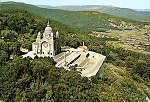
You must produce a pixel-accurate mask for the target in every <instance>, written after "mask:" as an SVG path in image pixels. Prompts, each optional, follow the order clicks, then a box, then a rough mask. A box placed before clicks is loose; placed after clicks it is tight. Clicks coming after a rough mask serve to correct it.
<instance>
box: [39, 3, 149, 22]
mask: <svg viewBox="0 0 150 102" xmlns="http://www.w3.org/2000/svg"><path fill="white" fill-rule="evenodd" d="M39 7H44V8H48V9H54V8H55V9H61V10H70V11H97V12H100V13H106V14H110V15H114V16H118V17H123V18H128V19H133V20H137V21H144V22H150V11H149V10H132V9H128V8H119V7H113V6H104V5H86V6H56V7H49V6H44V5H39ZM143 11H144V12H143Z"/></svg>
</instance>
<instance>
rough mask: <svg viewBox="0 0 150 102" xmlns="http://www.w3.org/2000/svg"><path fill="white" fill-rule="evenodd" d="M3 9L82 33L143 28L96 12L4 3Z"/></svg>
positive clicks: (135, 23)
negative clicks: (14, 10)
mask: <svg viewBox="0 0 150 102" xmlns="http://www.w3.org/2000/svg"><path fill="white" fill-rule="evenodd" d="M1 8H2V9H4V8H18V9H24V10H27V11H29V12H31V13H34V14H37V15H40V16H42V17H45V18H51V19H53V20H56V21H58V22H61V23H62V24H66V25H69V26H71V27H73V28H76V29H79V30H82V32H83V31H84V32H89V31H107V30H110V29H116V30H123V29H133V28H135V29H139V28H142V26H143V25H142V23H141V22H136V21H133V20H129V19H124V18H120V17H115V16H111V15H108V14H104V13H99V12H95V11H91V12H89V11H64V10H58V9H46V8H40V7H37V6H34V5H29V4H24V3H16V2H4V3H2V4H1ZM79 18H80V19H79ZM80 28H81V29H80Z"/></svg>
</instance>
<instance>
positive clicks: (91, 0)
mask: <svg viewBox="0 0 150 102" xmlns="http://www.w3.org/2000/svg"><path fill="white" fill-rule="evenodd" d="M1 1H2V2H5V1H15V2H24V3H28V4H33V5H49V6H62V5H112V6H116V7H121V8H131V9H150V0H1Z"/></svg>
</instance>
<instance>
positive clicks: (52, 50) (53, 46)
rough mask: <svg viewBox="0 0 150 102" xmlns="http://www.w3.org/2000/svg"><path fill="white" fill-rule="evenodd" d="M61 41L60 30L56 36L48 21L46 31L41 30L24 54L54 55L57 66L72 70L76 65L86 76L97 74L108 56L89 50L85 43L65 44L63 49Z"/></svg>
mask: <svg viewBox="0 0 150 102" xmlns="http://www.w3.org/2000/svg"><path fill="white" fill-rule="evenodd" d="M59 41H60V39H59V33H58V31H57V32H56V34H55V37H54V34H53V31H52V28H51V27H50V25H49V22H48V24H47V27H46V28H45V31H44V33H43V34H41V33H40V32H39V33H38V35H37V38H36V41H35V42H33V43H32V51H29V52H28V53H27V54H25V55H23V58H25V57H31V58H32V59H34V58H35V57H52V58H53V59H54V61H55V62H56V65H55V66H56V67H63V68H65V69H66V70H71V68H72V67H73V68H74V67H75V69H76V70H77V71H80V72H81V76H85V77H91V76H94V75H96V73H97V72H98V70H99V68H100V67H101V65H102V64H103V62H104V60H105V57H106V56H104V55H101V54H99V53H95V52H93V51H89V49H88V47H87V46H85V44H84V43H83V45H81V46H79V47H78V48H71V47H69V46H64V47H62V49H61V47H60V46H59V45H60V43H59ZM59 49H61V51H60V50H59Z"/></svg>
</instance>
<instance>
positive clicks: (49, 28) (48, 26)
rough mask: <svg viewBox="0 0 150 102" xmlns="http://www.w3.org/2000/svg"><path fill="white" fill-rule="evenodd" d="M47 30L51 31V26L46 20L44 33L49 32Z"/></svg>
mask: <svg viewBox="0 0 150 102" xmlns="http://www.w3.org/2000/svg"><path fill="white" fill-rule="evenodd" d="M49 32H52V28H51V27H50V25H49V22H48V24H47V27H46V28H45V33H49Z"/></svg>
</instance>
